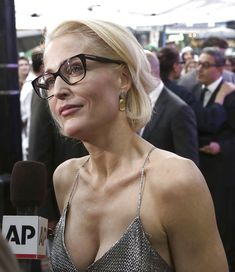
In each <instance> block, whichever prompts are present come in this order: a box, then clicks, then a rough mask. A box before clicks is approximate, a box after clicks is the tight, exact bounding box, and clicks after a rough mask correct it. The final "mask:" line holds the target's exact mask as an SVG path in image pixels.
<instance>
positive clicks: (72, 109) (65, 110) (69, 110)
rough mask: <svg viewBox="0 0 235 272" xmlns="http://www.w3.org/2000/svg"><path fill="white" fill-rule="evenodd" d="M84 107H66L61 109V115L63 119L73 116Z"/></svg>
mask: <svg viewBox="0 0 235 272" xmlns="http://www.w3.org/2000/svg"><path fill="white" fill-rule="evenodd" d="M82 107H83V106H82V105H66V106H63V107H61V108H60V109H59V114H60V115H61V116H63V117H66V116H68V115H71V114H73V113H75V112H77V111H78V110H80V109H81V108H82Z"/></svg>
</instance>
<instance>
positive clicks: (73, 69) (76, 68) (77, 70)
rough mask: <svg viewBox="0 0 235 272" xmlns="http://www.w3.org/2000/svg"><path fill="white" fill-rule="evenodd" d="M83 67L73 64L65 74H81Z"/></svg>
mask: <svg viewBox="0 0 235 272" xmlns="http://www.w3.org/2000/svg"><path fill="white" fill-rule="evenodd" d="M83 71H84V70H83V66H82V65H81V64H73V65H71V66H70V67H68V69H67V74H68V75H70V76H77V75H80V74H83Z"/></svg>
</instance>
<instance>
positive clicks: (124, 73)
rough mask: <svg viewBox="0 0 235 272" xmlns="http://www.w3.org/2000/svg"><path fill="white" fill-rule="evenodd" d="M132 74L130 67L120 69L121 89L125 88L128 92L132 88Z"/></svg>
mask: <svg viewBox="0 0 235 272" xmlns="http://www.w3.org/2000/svg"><path fill="white" fill-rule="evenodd" d="M131 85H132V81H131V74H130V72H129V70H128V68H127V67H126V66H125V67H123V68H122V69H121V71H120V86H119V87H120V89H121V90H125V91H126V92H127V91H128V90H129V89H130V88H131Z"/></svg>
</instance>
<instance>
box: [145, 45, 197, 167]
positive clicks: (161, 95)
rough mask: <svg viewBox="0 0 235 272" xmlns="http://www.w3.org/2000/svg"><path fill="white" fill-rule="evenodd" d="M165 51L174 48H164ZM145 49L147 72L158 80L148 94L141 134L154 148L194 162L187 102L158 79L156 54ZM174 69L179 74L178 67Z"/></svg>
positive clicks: (193, 120)
mask: <svg viewBox="0 0 235 272" xmlns="http://www.w3.org/2000/svg"><path fill="white" fill-rule="evenodd" d="M166 50H170V51H171V50H175V49H173V48H168V47H167V48H166ZM145 52H146V56H147V58H148V61H149V63H150V66H151V73H152V75H153V76H154V77H156V78H157V79H158V81H157V84H156V86H155V88H154V89H153V90H152V91H151V92H150V93H149V97H150V100H151V104H152V107H153V112H152V117H151V120H150V122H149V123H148V124H147V125H146V126H145V128H144V129H143V131H142V137H143V138H144V139H145V140H147V141H149V142H150V143H151V144H153V145H154V146H156V147H158V148H161V149H164V150H167V151H171V152H173V153H176V154H178V155H180V156H182V157H185V158H188V159H191V160H192V161H194V162H195V163H196V164H198V162H199V154H198V137H197V124H196V117H195V114H194V112H193V110H192V109H191V107H190V106H189V105H188V104H186V103H185V102H184V101H183V100H181V99H180V98H179V97H178V96H176V95H175V94H174V93H173V92H172V90H169V89H168V88H167V85H165V84H163V82H162V81H161V80H160V66H159V60H158V58H157V56H156V54H154V53H152V52H150V51H147V50H146V51H145ZM178 71H179V73H180V70H178ZM177 87H178V86H177ZM178 88H179V87H178Z"/></svg>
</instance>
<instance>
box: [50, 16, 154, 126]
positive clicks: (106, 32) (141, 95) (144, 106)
mask: <svg viewBox="0 0 235 272" xmlns="http://www.w3.org/2000/svg"><path fill="white" fill-rule="evenodd" d="M70 33H79V34H80V35H82V36H84V38H88V39H90V40H91V41H92V42H91V43H90V44H91V45H90V47H89V44H88V48H89V50H90V51H91V52H94V54H99V55H101V54H102V55H101V56H105V57H109V58H113V59H118V60H122V61H124V62H125V64H126V66H127V68H128V70H129V73H130V76H131V80H132V86H131V88H130V90H129V91H128V92H127V98H126V99H127V101H126V104H127V109H126V114H127V119H128V122H129V124H130V126H131V128H132V129H133V130H135V131H138V130H139V129H141V128H142V127H144V126H145V125H146V123H147V122H148V121H149V120H150V118H151V112H152V108H151V104H150V100H149V98H148V95H147V94H146V92H150V91H152V90H153V89H154V88H155V86H156V79H155V78H154V77H153V76H152V75H151V69H150V65H149V62H148V60H147V58H146V55H145V52H144V50H143V48H142V46H141V45H140V44H139V42H138V41H137V40H136V38H135V37H134V35H133V34H132V33H131V31H129V30H128V29H127V28H125V27H122V26H119V25H117V24H115V23H111V22H105V21H100V20H87V21H84V20H81V21H80V20H79V21H66V22H63V23H61V24H60V25H59V26H57V27H56V28H55V29H54V30H53V31H52V32H51V33H50V34H49V35H48V36H47V37H46V45H47V43H48V42H50V41H52V40H54V39H56V38H58V37H60V36H64V35H66V34H70ZM94 44H95V46H94Z"/></svg>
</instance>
